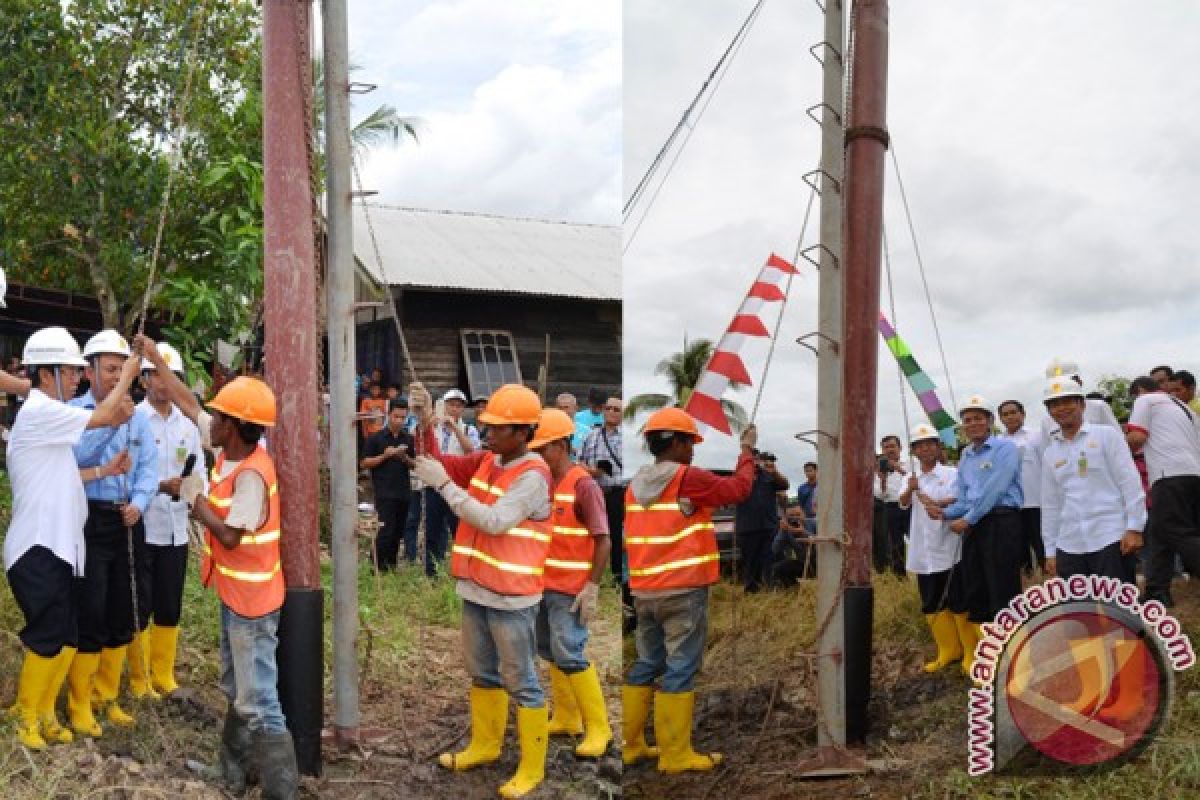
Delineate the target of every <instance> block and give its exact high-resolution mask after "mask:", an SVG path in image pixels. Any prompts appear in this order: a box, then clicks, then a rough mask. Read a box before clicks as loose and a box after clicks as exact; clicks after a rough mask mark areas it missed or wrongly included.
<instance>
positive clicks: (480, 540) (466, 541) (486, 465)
mask: <svg viewBox="0 0 1200 800" xmlns="http://www.w3.org/2000/svg"><path fill="white" fill-rule="evenodd" d="M526 472H537V473H538V474H539V475H541V476H542V477H543V478H545V480H546V492H547V495H549V491H550V486H551V484H553V483H554V480H553V479H552V478H551V477H550V468H549V467H547V466H546V462H544V461H542V460H541V459H540V458H531V459H527V460H525V461H522V462H521V463H520V464H517V465H516V466H514V467H500V466H499V465H497V464H496V457H495V455H494V454H492V453H486V454H485V456H484V459H483V462H482V463H481V464H480V465H479V469H477V470H475V474H474V475H473V476H472V477H471V483H470V485H469V486H468V488H467V493H468V494H470V496H471V497H473V498H475V499H476V500H478V501H479V502H481V503H483V504H484V505H488V506H490V505H494V504H495V503H496V501H497V500H499V499H500V498H501V497H503V496H504V493H505V492H507V491H508V487H510V486H512V485H513V482H514V481H516V480H517V478H519V477H521V476H522V475H524V474H525V473H526ZM551 527H552V522H551V520H550V519H544V520H540V521H539V520H532V519H527V520H525V521H524V522H522V523H520V524H519V525H517V526H515V527H512V528H509V529H508V530H506V531H504V532H503V533H499V534H492V533H486V532H485V531H481V530H479V529H478V528H476V527H475V526H474V525H471V524H470V523H469V522H467V521H466V520H465V519H461V520H459V522H458V530H457V531H455V533H454V546H453V547H452V548H451V551H450V574H451V575H453V576H454V577H456V578H464V579H466V580H469V581H474V582H475V583H478V584H479V585H480V586H482V587H484V588H485V589H490V590H491V591H493V592H496V593H497V594H503V595H532V594H541V593H542V589H543V588H544V586H545V581H544V574H543V573H544V570H545V563H546V553H547V552H548V551H549V550H550V538H551Z"/></svg>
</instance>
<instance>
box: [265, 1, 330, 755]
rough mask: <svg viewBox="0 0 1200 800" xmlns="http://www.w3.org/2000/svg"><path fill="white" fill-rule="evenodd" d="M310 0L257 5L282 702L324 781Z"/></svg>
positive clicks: (302, 749) (299, 747) (299, 751)
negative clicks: (283, 586)
mask: <svg viewBox="0 0 1200 800" xmlns="http://www.w3.org/2000/svg"><path fill="white" fill-rule="evenodd" d="M309 25H310V2H309V0H265V2H264V3H263V45H262V47H263V228H264V243H263V251H264V258H265V263H264V268H263V273H264V274H263V284H264V285H263V302H264V314H263V325H264V327H265V349H266V352H265V360H266V379H267V383H268V384H270V386H271V388H272V389H274V390H275V397H276V400H277V403H278V422H277V423H276V426H275V428H274V430H273V431H272V432H271V434H270V437H269V438H270V443H271V455H272V456H273V457H274V459H275V466H276V472H277V474H278V482H279V499H280V507H281V512H282V519H281V521H280V529H281V536H280V546H281V548H282V560H283V573H284V577H285V579H286V581H287V587H288V588H287V597H286V599H285V600H284V605H283V613H282V615H281V616H280V620H279V648H278V651H277V655H276V657H277V661H278V666H279V700H280V703H281V704H282V706H283V712H284V715H285V716H286V717H287V723H288V728H289V729H290V730H291V733H292V737H293V740H294V742H295V750H296V763H297V765H298V766H299V768H300V771H301V772H302V773H305V774H308V775H320V774H321V728H322V725H323V718H324V704H323V696H324V687H323V682H324V669H323V664H322V662H323V653H324V650H323V642H322V639H323V624H322V623H323V619H324V612H323V605H324V594H323V592H322V591H321V568H320V549H319V546H318V538H317V535H318V517H317V498H318V472H317V466H318V456H317V431H318V425H317V383H318V380H319V377H320V376H319V375H318V374H317V346H318V341H317V296H316V292H317V288H316V248H315V245H314V234H315V230H316V224H315V220H314V219H313V197H312V175H311V171H310V163H311V159H310V148H311V146H312V144H311V140H310V138H309V125H310V123H311V120H312V112H311V108H312V105H311V94H312V77H311V72H312V66H311V64H312V57H311V54H310V52H309V48H310V44H309V41H310V38H309Z"/></svg>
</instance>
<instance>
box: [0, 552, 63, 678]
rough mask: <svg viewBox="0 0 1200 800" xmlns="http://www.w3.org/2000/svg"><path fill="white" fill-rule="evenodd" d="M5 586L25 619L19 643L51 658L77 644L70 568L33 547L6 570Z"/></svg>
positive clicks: (51, 555) (44, 656)
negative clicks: (6, 583)
mask: <svg viewBox="0 0 1200 800" xmlns="http://www.w3.org/2000/svg"><path fill="white" fill-rule="evenodd" d="M8 585H9V588H11V589H12V593H13V598H14V599H15V600H16V601H17V607H18V608H20V609H21V614H22V615H23V616H24V617H25V627H23V628H21V631H20V633H19V634H18V635H19V636H20V637H21V643H22V644H24V645H25V646H26V647H28V648H29V649H30V650H32V651H33V652H35V653H37V654H38V655H39V656H42V657H43V658H54V657H55V656H56V655H58V653H59V651H61V650H62V649H63V647H64V646H66V647H74V646H75V645H76V644H78V643H79V622H78V616H77V608H78V606H77V604H76V602H75V591H76V584H75V578H74V576H73V575H72V574H71V565H70V564H68V563H67V562H65V561H63V560H62V559H61V558H59V557H58V556H56V555H54V553H53V552H52V551H51V550H50V548H48V547H43V546H41V545H34V546H33V547H31V548H29V549H28V550H26V551H25V554H24V555H22V556H21V557H20V558H18V559H17V560H16V563H14V564H13V565H12V567H10V568H9V570H8Z"/></svg>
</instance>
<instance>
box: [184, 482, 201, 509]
mask: <svg viewBox="0 0 1200 800" xmlns="http://www.w3.org/2000/svg"><path fill="white" fill-rule="evenodd" d="M203 492H204V479H203V478H202V477H200V476H199V475H194V474H193V475H188V476H187V477H186V478H184V479H182V480H181V481H179V499H180V500H182V501H183V502H185V503H187V507H188V508H191V507H192V506H194V505H195V504H196V498H197V497H199V496H200V495H201V494H202V493H203Z"/></svg>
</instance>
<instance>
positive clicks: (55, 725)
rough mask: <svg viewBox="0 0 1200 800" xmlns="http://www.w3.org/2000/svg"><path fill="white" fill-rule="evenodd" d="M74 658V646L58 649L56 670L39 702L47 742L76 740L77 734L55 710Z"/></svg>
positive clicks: (39, 713)
mask: <svg viewBox="0 0 1200 800" xmlns="http://www.w3.org/2000/svg"><path fill="white" fill-rule="evenodd" d="M73 658H75V648H74V647H64V648H63V649H62V650H59V651H58V655H57V656H55V657H54V672H53V674H51V676H50V682H49V683H47V684H46V690H45V691H44V692H42V700H41V702H40V703H39V704H38V722H39V723H40V724H41V726H42V737H43V738H45V740H46V741H47V742H57V743H59V744H70V743H71V742H73V741H75V736H74V734H72V733H71V730H70V728H64V727H63V725H62V723H60V722H59V721H58V711H57V710H55V706H56V704H57V703H58V693H59V691H60V690H61V689H62V685H63V682H64V681H66V679H67V671H68V670H70V669H71V660H72V659H73Z"/></svg>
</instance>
